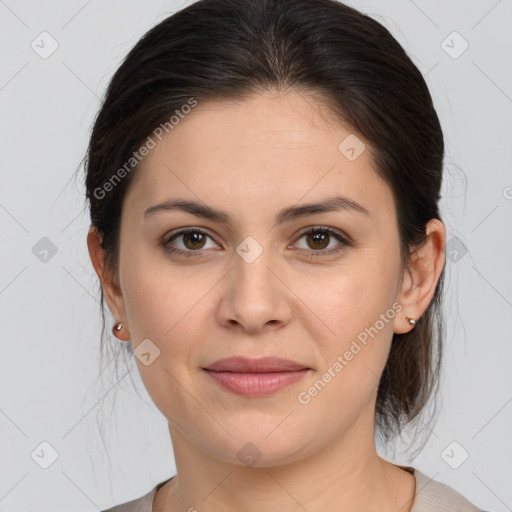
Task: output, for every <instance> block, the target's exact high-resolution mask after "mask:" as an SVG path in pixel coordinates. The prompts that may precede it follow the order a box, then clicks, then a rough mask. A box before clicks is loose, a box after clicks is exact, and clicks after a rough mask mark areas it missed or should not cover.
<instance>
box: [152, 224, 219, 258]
mask: <svg viewBox="0 0 512 512" xmlns="http://www.w3.org/2000/svg"><path fill="white" fill-rule="evenodd" d="M208 239H210V240H211V237H210V235H208V234H207V233H205V232H204V231H201V230H200V229H193V228H192V229H184V230H181V231H178V232H177V233H175V234H174V235H172V236H171V237H169V238H168V239H167V241H165V240H164V241H163V244H162V245H163V247H164V249H165V250H166V251H167V252H169V253H173V254H178V255H183V256H196V255H199V253H200V252H201V251H202V249H208V248H211V247H212V246H210V247H207V246H206V243H207V240H208ZM178 242H179V243H178ZM213 245H214V246H216V244H213ZM195 253H197V254H195Z"/></svg>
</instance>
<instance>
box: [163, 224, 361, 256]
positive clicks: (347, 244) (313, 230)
mask: <svg viewBox="0 0 512 512" xmlns="http://www.w3.org/2000/svg"><path fill="white" fill-rule="evenodd" d="M317 232H320V233H328V234H329V235H330V236H333V237H335V238H336V239H337V240H338V241H339V242H340V243H339V245H338V246H337V247H335V248H334V249H329V250H322V249H319V250H317V251H314V250H312V249H311V250H308V251H307V252H310V253H311V254H309V255H308V257H310V258H316V257H318V256H321V255H324V256H325V255H327V256H331V255H333V254H337V253H339V252H341V251H342V250H343V249H345V248H346V247H350V246H351V245H352V243H351V242H350V241H349V240H347V239H346V238H344V237H342V236H341V235H340V234H339V233H338V232H337V231H335V230H334V229H332V228H329V227H327V226H314V227H311V228H308V229H307V230H305V231H303V232H302V233H301V234H300V235H299V237H298V238H297V240H300V239H301V238H302V237H303V236H305V235H308V234H310V233H317ZM188 233H200V234H202V235H206V236H207V237H209V238H211V237H210V235H209V234H208V233H206V232H205V231H203V230H201V229H198V228H185V229H182V230H180V231H178V232H176V233H174V234H173V235H172V236H171V237H170V238H167V239H166V240H164V241H163V243H162V246H163V247H164V249H165V251H166V252H168V253H169V254H177V255H179V256H185V257H187V258H189V257H191V256H196V253H200V252H201V249H198V250H196V251H192V250H188V251H183V250H182V249H177V248H175V247H172V246H170V245H169V244H170V242H171V241H173V240H174V239H176V238H178V237H180V236H182V235H186V234H188Z"/></svg>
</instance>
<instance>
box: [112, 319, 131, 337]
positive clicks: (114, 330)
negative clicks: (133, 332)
mask: <svg viewBox="0 0 512 512" xmlns="http://www.w3.org/2000/svg"><path fill="white" fill-rule="evenodd" d="M122 329H123V324H122V323H121V322H116V323H115V324H114V327H112V333H113V334H114V336H115V337H116V338H117V339H118V340H121V341H129V339H130V335H129V334H128V332H127V331H126V329H125V332H124V333H122V334H121V330H122Z"/></svg>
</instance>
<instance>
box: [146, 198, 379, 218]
mask: <svg viewBox="0 0 512 512" xmlns="http://www.w3.org/2000/svg"><path fill="white" fill-rule="evenodd" d="M169 210H182V211H185V212H188V213H191V214H192V215H195V216H196V217H202V218H204V219H208V220H212V221H215V222H219V223H221V224H230V223H231V217H230V215H229V214H228V213H227V212H225V211H222V210H217V209H215V208H212V207H211V206H208V205H205V204H202V203H199V202H197V201H191V200H188V199H179V198H178V199H172V200H169V201H165V202H163V203H159V204H156V205H154V206H151V207H149V208H148V209H147V210H146V211H145V212H144V218H145V219H148V218H149V217H151V216H152V215H154V214H155V213H158V212H164V211H169ZM340 210H344V211H351V212H357V213H361V214H364V215H366V216H368V217H371V215H370V212H369V211H368V210H367V209H366V208H365V207H364V206H362V205H361V204H359V203H358V202H356V201H354V200H353V199H350V198H349V197H345V196H335V197H330V198H328V199H324V200H323V201H320V202H316V203H309V204H304V205H300V206H289V207H287V208H284V209H282V210H281V211H280V212H279V213H278V214H277V215H276V218H275V223H276V224H283V223H285V222H291V221H293V220H295V219H298V218H301V217H305V216H307V215H314V214H316V213H324V212H334V211H340Z"/></svg>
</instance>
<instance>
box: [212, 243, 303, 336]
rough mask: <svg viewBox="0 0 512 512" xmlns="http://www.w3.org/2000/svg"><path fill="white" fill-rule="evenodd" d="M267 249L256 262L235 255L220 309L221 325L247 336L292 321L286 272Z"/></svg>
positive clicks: (225, 284)
mask: <svg viewBox="0 0 512 512" xmlns="http://www.w3.org/2000/svg"><path fill="white" fill-rule="evenodd" d="M270 252H271V251H270V250H264V251H263V252H262V253H261V254H260V255H259V256H258V257H257V258H256V259H255V260H254V261H251V260H250V259H244V257H242V256H239V255H238V254H235V256H234V258H233V267H232V268H231V271H230V272H229V273H228V274H227V275H226V277H225V281H224V284H223V288H222V297H221V300H220V304H219V308H218V320H219V322H220V323H221V324H222V325H223V326H225V327H229V328H231V329H232V328H233V327H234V326H236V327H237V328H239V329H240V330H243V331H245V332H247V333H252V334H254V333H257V332H260V331H262V330H265V329H278V328H281V327H283V326H284V325H286V324H287V323H288V322H289V321H290V318H291V303H290V296H293V294H292V293H291V291H290V290H289V289H288V288H287V286H286V285H285V283H286V276H285V275H283V273H284V270H282V267H280V266H279V265H278V264H277V263H276V261H275V260H272V256H271V253H270Z"/></svg>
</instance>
